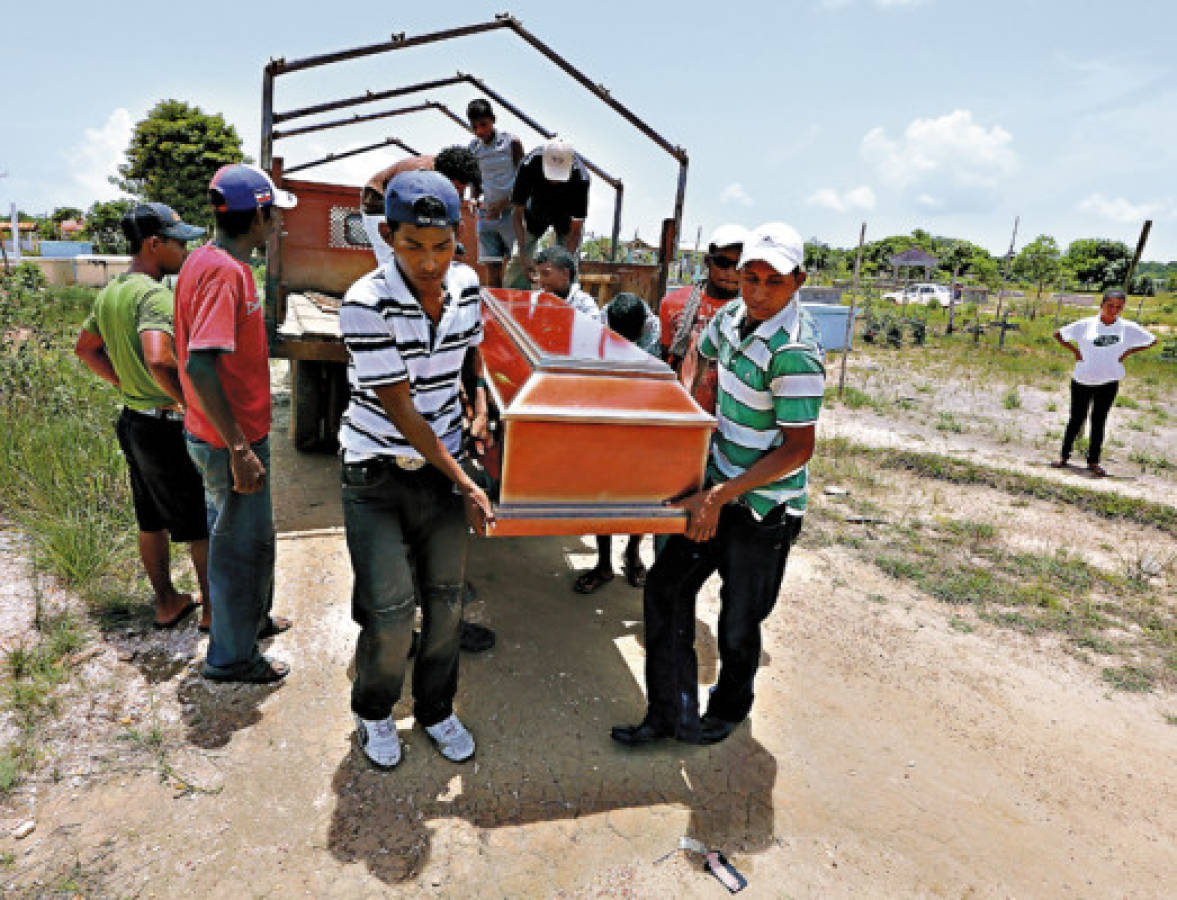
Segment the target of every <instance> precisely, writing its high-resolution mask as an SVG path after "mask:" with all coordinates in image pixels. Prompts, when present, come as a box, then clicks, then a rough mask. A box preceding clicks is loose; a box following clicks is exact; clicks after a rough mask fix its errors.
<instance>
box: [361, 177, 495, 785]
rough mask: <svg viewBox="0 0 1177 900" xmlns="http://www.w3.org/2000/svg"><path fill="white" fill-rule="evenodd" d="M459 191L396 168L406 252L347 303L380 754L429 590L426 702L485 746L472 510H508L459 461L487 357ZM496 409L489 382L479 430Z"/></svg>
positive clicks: (453, 744) (364, 628) (369, 722)
mask: <svg viewBox="0 0 1177 900" xmlns="http://www.w3.org/2000/svg"><path fill="white" fill-rule="evenodd" d="M460 204H461V201H460V199H459V196H458V192H457V191H456V190H454V186H453V185H452V184H451V183H450V181H449V180H448V179H446V178H444V177H442V176H441V175H440V174H438V173H436V172H431V171H425V170H422V171H412V172H404V173H402V174H400V175H397V176H395V177H394V178H393V179H392V180H391V181H389V182H388V186H387V189H386V193H385V200H384V216H385V223H384V224H383V225H382V226H381V233H382V237H383V239H384V240H385V241H386V242H387V243H388V244H389V246H391V247H392V250H393V259H392V261H391V262H390V263H389V264H387V265H385V266H381V267H380V268H378V269H376V270H375V271H373V272H370V273H369V274H368V275H365V276H364V277H363V278H361V279H360V280H359V281H357V282H356V283H355V284H353V285H352V286H351V288H350V289H349V290H348V292H347V294H346V295H345V297H344V300H343V305H342V307H341V309H340V317H339V321H340V329H341V331H342V333H343V340H344V343H345V344H346V345H347V350H348V355H349V357H350V361H349V365H348V381H349V383H350V387H351V399H350V402H349V404H348V408H347V411H346V412H345V413H344V417H343V424H342V427H341V428H340V435H339V442H340V446H341V449H342V452H343V469H342V481H343V513H344V526H345V530H346V534H347V546H348V552H349V553H350V555H351V563H352V569H353V570H354V572H355V585H354V588H353V592H352V617H353V618H354V619H355V621H356V623H357V624H358V625H359V626H360V635H359V639H358V641H357V644H356V655H355V668H356V677H355V682H354V683H353V685H352V693H351V707H352V712H353V713H354V714H355V719H356V731H357V735H358V737H359V742H360V745H361V746H362V747H363V749H364V753H365V754H366V755H367V757H368V759H369V760H371V761H372V762H373V763H374V764H375V765H377V766H380V767H382V768H391V767H393V766H395V765H396V764H397V763H398V762H399V761H400V757H401V745H400V738H399V736H398V735H397V733H396V722H395V720H394V719H393V718H392V708H393V706H394V705H395V704H396V702H397V700H398V699H399V698H400V693H401V688H402V686H403V683H404V676H405V670H406V668H407V665H408V659H409V650H410V645H411V642H412V632H413V620H414V617H415V611H416V607H417V605H418V603H419V604H420V606H421V612H422V629H421V642H420V647H419V648H418V650H417V654H416V660H415V663H414V669H413V700H414V715H415V716H416V719H417V721H418V722H419V723H420V724H421V726H422V727H423V728H424V729H425V732H426V733H427V734H428V735H429V737H430V739H431V740H432V741H433V742H434V744H435V745H436V747H437V749H438V751H439V752H440V753H441V754H442V755H443V756H444V757H445V758H446V759H449V760H451V761H453V762H463V761H465V760H468V759H470V758H471V757H472V756H473V755H474V749H475V745H474V738H473V736H472V735H471V734H470V732H469V731H468V730H467V729H466V727H465V726H464V725H463V724H462V722H461V721H460V720H459V719H458V717H457V715H455V714H454V710H453V700H454V695H455V693H456V691H457V686H458V646H459V627H460V624H461V616H462V595H463V591H464V582H465V568H466V540H467V521H468V520H469V521H470V523H471V524H472V525H474V526H475V527H476V528H478V529H479V530H482V528H483V527H485V526H486V525H487V524H488V523H491V524H493V521H494V512H493V510H492V508H491V504H490V500H489V499H488V498H487V496H486V494H485V493H484V492H483V491H482V489H481V488H479V487H478V486H477V485H476V484H475V483H474V482H473V481H472V480H471V479H470V477H469V476H468V475H467V474H466V473H465V472H464V471H463V469H462V466H461V463H460V457H461V453H462V408H461V402H460V398H459V387H460V385H461V381H462V376H463V374H466V375H467V376H469V375H471V374H472V373H478V372H481V371H482V357H481V353H480V351H479V349H478V347H479V344H481V342H482V307H481V295H480V292H481V288H480V286H479V284H478V276H477V274H476V273H475V272H474V270H473V269H471V268H470V267H469V266H464V265H451V261H452V259H453V253H454V246H455V243H456V240H457V237H456V228H457V226H458V224H459V222H460V221H461V205H460ZM464 368H465V369H467V371H466V372H465V373H464V372H463V369H464ZM485 413H486V391H485V388H484V387H482V386H479V387H478V388H477V390H476V392H475V421H476V422H477V423H478V428H479V432H480V433H475V434H474V437H476V438H481V437H485V419H486V416H485ZM409 553H412V555H413V559H414V564H415V569H416V579H414V577H413V567H411V566H410V562H409V556H408V555H409ZM418 588H419V594H418V590H417V589H418Z"/></svg>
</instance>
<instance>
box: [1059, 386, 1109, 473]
mask: <svg viewBox="0 0 1177 900" xmlns="http://www.w3.org/2000/svg"><path fill="white" fill-rule="evenodd" d="M1119 390H1120V382H1118V381H1108V382H1105V383H1104V384H1080V383H1079V382H1077V381H1075V380H1074V379H1071V418H1070V419H1068V420H1067V430H1066V431H1065V432H1064V433H1063V452H1062V454H1061V456H1062V458H1063V459H1064V460H1066V459H1070V458H1071V448H1072V447H1073V446H1074V445H1075V438H1077V437H1078V436H1079V432H1080V430H1082V428H1083V423H1084V422H1085V421H1086V420H1087V411H1088V410H1089V409H1090V411H1091V440H1090V441H1088V443H1087V464H1088V465H1090V466H1095V465H1098V464H1099V454H1100V452H1101V451H1102V450H1103V430H1104V425H1106V424H1107V420H1108V411H1109V410H1111V408H1112V404H1113V403H1114V402H1115V401H1116V393H1117V391H1119Z"/></svg>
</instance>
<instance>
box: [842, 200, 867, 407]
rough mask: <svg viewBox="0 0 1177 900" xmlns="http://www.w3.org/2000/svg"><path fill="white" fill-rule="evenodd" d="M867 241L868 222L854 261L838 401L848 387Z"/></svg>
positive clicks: (860, 231) (862, 230)
mask: <svg viewBox="0 0 1177 900" xmlns="http://www.w3.org/2000/svg"><path fill="white" fill-rule="evenodd" d="M865 241H866V222H863V223H862V228H861V229H860V230H859V232H858V256H856V257H855V259H854V283H853V285H852V286H851V288H850V312H849V314H848V315H847V316H846V339H845V341H843V346H842V369H841V371H840V372H839V373H838V399H839V400H841V399H842V388H843V387H845V385H846V357H847V356H849V355H850V341H851V339H852V338H853V337H854V303H855V301H856V300H857V299H858V274H859V272H861V271H862V245H863V243H865Z"/></svg>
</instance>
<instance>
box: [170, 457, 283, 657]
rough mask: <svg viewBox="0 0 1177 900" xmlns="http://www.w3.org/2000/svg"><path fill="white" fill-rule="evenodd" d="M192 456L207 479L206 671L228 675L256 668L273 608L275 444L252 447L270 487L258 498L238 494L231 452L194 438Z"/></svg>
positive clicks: (266, 484) (205, 500) (260, 493)
mask: <svg viewBox="0 0 1177 900" xmlns="http://www.w3.org/2000/svg"><path fill="white" fill-rule="evenodd" d="M186 437H187V439H188V455H189V456H190V457H192V461H193V462H194V463H195V464H196V468H197V469H198V470H199V471H200V474H201V477H202V478H203V479H204V502H205V508H206V512H207V514H208V533H209V543H208V582H209V593H210V594H211V596H210V597H209V602H210V603H211V604H212V630H211V631H210V632H209V640H208V656H207V657H206V659H205V671H206V672H207V671H209V670H210V669H211V670H213V671H220V672H224V671H227V670H229V669H232V668H234V667H238V666H245V665H248V664H250V663H252V662H256V661H257V659H258V657H260V656H261V651H260V650H259V649H258V645H257V635H258V632H259V631H260V630H261V629H262V628H264V627H266V625H267V624H269V621H270V607H271V606H272V605H273V602H274V509H273V505H272V504H271V502H270V481H271V477H272V472H271V470H270V440H269V438H262V439H261V440H260V441H258V442H256V443H255V444H253V445H252V446H253V452H254V453H255V454H257V457H258V459H260V460H261V461H262V465H264V466H265V467H266V482H265V487H263V488H262V489H261V490H260V491H258V492H257V493H256V494H239V493H237V492H236V491H234V490H233V473H232V472H231V471H230V469H229V450H228V448H227V447H214V446H213V445H212V444H209V443H206V442H205V441H202V440H200V439H199V438H197V437H193V436H192V435H191V434H188V435H186Z"/></svg>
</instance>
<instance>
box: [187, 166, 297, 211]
mask: <svg viewBox="0 0 1177 900" xmlns="http://www.w3.org/2000/svg"><path fill="white" fill-rule="evenodd" d="M208 192H209V196H210V198H211V200H212V204H213V209H215V210H216V211H217V212H239V211H245V210H254V209H261V208H262V207H264V206H276V207H278V208H279V209H294V207H296V206H297V205H298V198H297V197H295V196H294V194H292V193H290V191H284V190H281V189H280V188H278V187H275V186H274V182H273V181H272V180H271V179H270V176H269V175H267V174H266V173H265V172H263V171H262V170H261V169H259V168H258V167H257V166H251V165H247V164H246V163H234V164H233V165H229V166H221V168H219V169H218V170H217V174H216V175H214V176H213V179H212V181H210V182H209V183H208Z"/></svg>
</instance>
